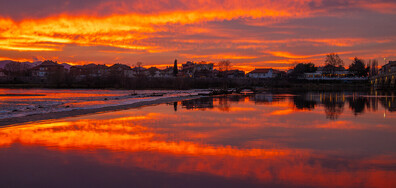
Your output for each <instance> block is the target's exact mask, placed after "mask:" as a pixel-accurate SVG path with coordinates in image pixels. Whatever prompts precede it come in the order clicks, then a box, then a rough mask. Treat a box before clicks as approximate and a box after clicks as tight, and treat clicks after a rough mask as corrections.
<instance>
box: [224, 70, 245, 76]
mask: <svg viewBox="0 0 396 188" xmlns="http://www.w3.org/2000/svg"><path fill="white" fill-rule="evenodd" d="M225 75H226V77H227V78H243V77H245V72H244V71H241V70H237V69H235V70H229V71H225Z"/></svg>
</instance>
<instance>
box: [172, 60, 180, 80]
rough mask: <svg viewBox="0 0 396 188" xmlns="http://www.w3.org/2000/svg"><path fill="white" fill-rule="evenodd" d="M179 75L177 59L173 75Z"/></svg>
mask: <svg viewBox="0 0 396 188" xmlns="http://www.w3.org/2000/svg"><path fill="white" fill-rule="evenodd" d="M178 73H179V69H177V59H175V63H174V64H173V75H174V76H177V74H178Z"/></svg>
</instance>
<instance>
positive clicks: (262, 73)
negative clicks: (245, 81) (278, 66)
mask: <svg viewBox="0 0 396 188" xmlns="http://www.w3.org/2000/svg"><path fill="white" fill-rule="evenodd" d="M277 75H278V74H276V73H274V70H273V69H254V70H253V71H251V72H249V73H248V76H249V77H250V78H274V77H276V76H277Z"/></svg>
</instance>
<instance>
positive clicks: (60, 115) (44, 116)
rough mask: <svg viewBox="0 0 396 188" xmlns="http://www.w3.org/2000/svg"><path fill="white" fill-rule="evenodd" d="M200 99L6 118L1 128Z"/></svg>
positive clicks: (171, 99)
mask: <svg viewBox="0 0 396 188" xmlns="http://www.w3.org/2000/svg"><path fill="white" fill-rule="evenodd" d="M200 97H202V96H181V97H168V98H160V99H156V100H151V101H140V102H136V103H132V104H126V105H118V106H107V107H101V108H92V109H75V110H71V111H62V112H50V113H41V114H32V115H27V116H24V117H12V118H4V119H0V126H6V125H13V124H20V123H26V122H33V121H43V120H51V119H59V118H66V117H75V116H81V115H86V114H93V113H103V112H109V111H118V110H126V109H131V108H139V107H143V106H150V105H157V104H163V103H170V102H178V101H184V100H191V99H197V98H200Z"/></svg>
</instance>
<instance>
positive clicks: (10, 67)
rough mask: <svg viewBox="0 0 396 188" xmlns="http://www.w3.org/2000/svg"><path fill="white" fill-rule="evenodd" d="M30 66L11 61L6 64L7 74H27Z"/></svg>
mask: <svg viewBox="0 0 396 188" xmlns="http://www.w3.org/2000/svg"><path fill="white" fill-rule="evenodd" d="M28 69H29V66H28V65H26V64H25V63H20V62H15V61H11V62H9V63H7V64H6V65H5V66H4V70H5V71H6V73H7V75H10V76H24V75H25V76H26V74H27V72H28Z"/></svg>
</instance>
